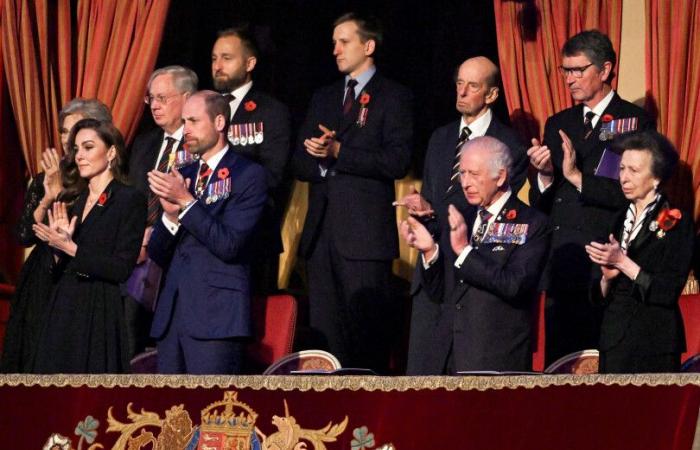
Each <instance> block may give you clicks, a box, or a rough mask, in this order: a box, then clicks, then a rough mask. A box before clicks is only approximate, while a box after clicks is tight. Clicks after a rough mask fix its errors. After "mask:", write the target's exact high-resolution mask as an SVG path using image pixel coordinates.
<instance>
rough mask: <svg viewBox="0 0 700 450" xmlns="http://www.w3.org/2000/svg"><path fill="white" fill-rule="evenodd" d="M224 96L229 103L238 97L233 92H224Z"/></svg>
mask: <svg viewBox="0 0 700 450" xmlns="http://www.w3.org/2000/svg"><path fill="white" fill-rule="evenodd" d="M224 98H225V99H226V101H227V102H229V103H231V102H232V101H234V100H235V99H236V97H235V96H234V95H233V94H224Z"/></svg>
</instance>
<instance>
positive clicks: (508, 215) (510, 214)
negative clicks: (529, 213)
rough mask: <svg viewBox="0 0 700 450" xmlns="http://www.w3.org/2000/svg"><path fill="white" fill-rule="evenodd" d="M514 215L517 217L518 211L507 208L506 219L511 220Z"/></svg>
mask: <svg viewBox="0 0 700 450" xmlns="http://www.w3.org/2000/svg"><path fill="white" fill-rule="evenodd" d="M516 217H518V212H517V211H516V210H514V209H510V210H508V212H507V213H506V219H508V220H513V219H515V218H516Z"/></svg>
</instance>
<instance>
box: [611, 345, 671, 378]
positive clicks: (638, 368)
mask: <svg viewBox="0 0 700 450" xmlns="http://www.w3.org/2000/svg"><path fill="white" fill-rule="evenodd" d="M680 369H681V355H680V353H661V354H658V355H642V354H640V353H639V352H631V351H615V349H612V350H610V351H606V352H600V361H599V364H598V371H599V372H600V373H674V372H679V371H680Z"/></svg>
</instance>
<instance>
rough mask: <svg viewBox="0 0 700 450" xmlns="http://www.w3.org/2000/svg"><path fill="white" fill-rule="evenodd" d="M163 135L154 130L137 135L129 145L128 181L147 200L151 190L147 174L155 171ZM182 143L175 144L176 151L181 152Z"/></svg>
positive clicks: (159, 129) (159, 130)
mask: <svg viewBox="0 0 700 450" xmlns="http://www.w3.org/2000/svg"><path fill="white" fill-rule="evenodd" d="M164 136H165V133H164V132H163V129H162V128H154V129H152V130H150V131H147V132H145V133H142V134H139V135H138V136H136V138H135V139H134V143H133V144H131V150H130V152H129V181H130V182H131V184H132V186H134V187H135V188H136V189H138V190H139V191H141V193H143V195H144V196H145V197H146V198H148V196H149V195H150V193H151V189H150V188H149V186H148V177H147V174H148V172H150V171H151V170H153V169H155V167H156V163H157V162H158V161H157V159H158V153H159V152H160V147H161V146H162V145H163V137H164ZM182 144H183V142H182V141H180V142H179V143H178V144H177V150H178V151H179V150H182Z"/></svg>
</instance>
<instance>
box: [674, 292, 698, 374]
mask: <svg viewBox="0 0 700 450" xmlns="http://www.w3.org/2000/svg"><path fill="white" fill-rule="evenodd" d="M678 305H679V306H680V308H681V314H682V315H683V324H684V325H685V344H686V347H687V350H686V352H685V353H683V354H682V355H681V361H685V360H686V359H688V358H689V357H690V356H693V355H696V354H698V353H700V294H691V295H681V298H680V299H679V301H678Z"/></svg>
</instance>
